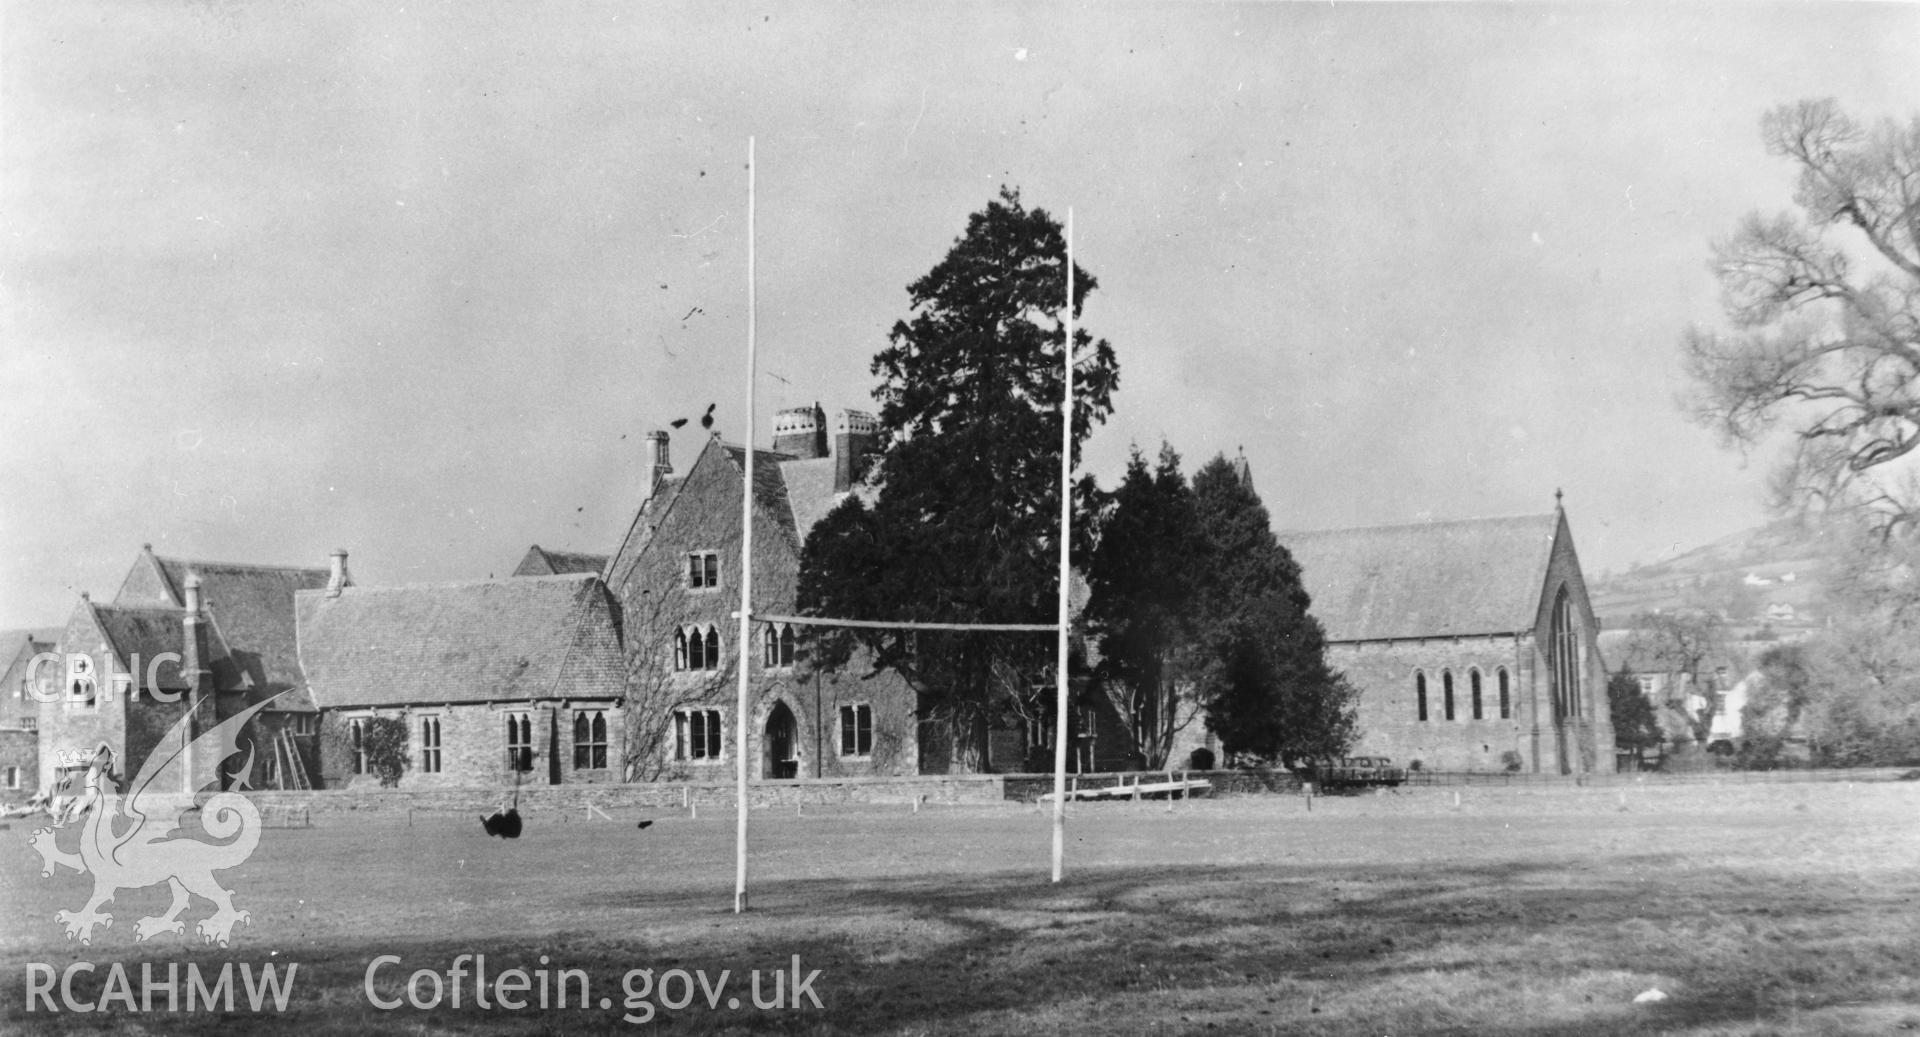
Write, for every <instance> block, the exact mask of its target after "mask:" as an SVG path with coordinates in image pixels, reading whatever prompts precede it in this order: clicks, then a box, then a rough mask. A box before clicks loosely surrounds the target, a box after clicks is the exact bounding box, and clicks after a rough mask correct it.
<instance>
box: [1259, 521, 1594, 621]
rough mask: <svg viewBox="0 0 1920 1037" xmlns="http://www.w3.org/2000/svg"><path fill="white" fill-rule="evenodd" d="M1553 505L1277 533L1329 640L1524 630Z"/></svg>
mask: <svg viewBox="0 0 1920 1037" xmlns="http://www.w3.org/2000/svg"><path fill="white" fill-rule="evenodd" d="M1559 523H1560V516H1559V514H1558V513H1553V514H1546V515H1526V516H1521V517H1517V518H1491V519H1466V520H1463V521H1458V522H1429V523H1422V524H1419V525H1411V526H1374V527H1371V528H1366V529H1333V530H1322V531H1317V532H1306V533H1283V534H1280V542H1281V543H1282V544H1284V545H1285V546H1286V548H1287V550H1289V551H1291V552H1292V553H1293V557H1294V560H1295V561H1297V562H1299V563H1300V571H1301V576H1302V579H1303V580H1304V581H1305V583H1306V587H1307V593H1308V594H1309V595H1310V596H1311V597H1312V599H1313V604H1312V612H1313V615H1315V616H1316V617H1318V618H1319V620H1320V624H1321V626H1322V627H1324V628H1325V629H1326V632H1327V639H1328V640H1330V641H1380V640H1387V639H1401V638H1416V637H1455V636H1467V635H1473V634H1507V633H1515V632H1519V631H1524V630H1531V629H1533V625H1534V620H1535V617H1536V616H1537V615H1538V610H1539V608H1540V595H1541V592H1542V590H1543V589H1544V587H1545V585H1546V574H1547V562H1548V560H1549V558H1550V557H1551V555H1552V552H1553V546H1554V537H1555V535H1556V531H1557V530H1558V529H1559Z"/></svg>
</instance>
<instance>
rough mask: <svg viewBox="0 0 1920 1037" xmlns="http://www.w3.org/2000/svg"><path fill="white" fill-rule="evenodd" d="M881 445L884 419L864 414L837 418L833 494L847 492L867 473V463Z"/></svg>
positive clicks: (847, 412)
mask: <svg viewBox="0 0 1920 1037" xmlns="http://www.w3.org/2000/svg"><path fill="white" fill-rule="evenodd" d="M879 446H880V419H878V418H876V417H874V416H873V415H871V414H868V413H866V412H864V411H857V410H843V411H836V412H835V413H834V415H833V492H835V493H845V492H847V491H848V490H850V489H852V488H853V487H854V486H855V485H856V484H858V483H859V482H860V480H861V479H862V478H864V477H865V476H866V474H867V461H868V458H869V455H871V454H872V453H873V452H874V451H875V450H877V449H878V448H879Z"/></svg>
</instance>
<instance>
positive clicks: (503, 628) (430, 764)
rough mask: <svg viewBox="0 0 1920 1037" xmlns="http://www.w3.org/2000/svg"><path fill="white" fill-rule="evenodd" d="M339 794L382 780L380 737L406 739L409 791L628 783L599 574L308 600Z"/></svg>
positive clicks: (313, 682) (311, 648) (324, 740)
mask: <svg viewBox="0 0 1920 1037" xmlns="http://www.w3.org/2000/svg"><path fill="white" fill-rule="evenodd" d="M296 598H297V604H296V611H297V616H298V636H299V646H300V659H301V662H302V664H303V666H304V667H305V670H306V674H307V679H308V681H309V683H310V686H311V687H312V689H313V696H314V700H315V702H316V703H318V705H319V707H320V711H321V716H322V720H321V725H320V726H321V731H322V737H321V754H320V755H321V765H320V770H321V773H322V776H323V778H324V780H325V783H326V785H327V786H328V787H346V786H351V785H357V784H369V783H377V782H378V780H379V779H378V776H377V774H376V773H375V767H374V766H373V764H374V763H375V762H377V761H373V760H370V759H369V755H368V743H367V738H366V736H367V732H368V730H369V725H370V724H371V723H372V722H373V721H374V720H376V719H378V718H386V719H390V720H394V721H398V722H399V723H401V724H402V725H403V727H404V730H405V732H406V743H405V744H406V748H405V760H406V763H405V769H404V771H403V772H402V774H401V776H400V778H399V785H400V787H402V788H431V787H440V786H452V785H489V786H499V785H506V784H514V783H516V782H527V783H530V784H540V785H561V784H590V783H600V782H609V781H618V780H620V779H621V777H622V773H621V759H622V753H623V752H624V750H625V712H624V708H623V700H624V697H625V691H626V688H625V679H624V676H623V670H624V667H623V662H622V659H621V654H620V642H619V631H618V629H617V627H616V625H615V623H614V621H613V613H612V607H611V602H610V601H609V600H608V598H607V595H606V592H605V590H604V588H603V585H602V584H601V583H600V579H599V577H598V576H596V575H593V574H590V573H587V574H583V573H567V574H562V575H557V576H521V577H509V578H504V579H497V580H475V581H469V582H463V583H446V584H429V585H416V586H397V587H352V586H349V587H334V586H329V587H327V588H325V589H319V590H305V591H302V592H300V593H299V594H298V595H297V596H296Z"/></svg>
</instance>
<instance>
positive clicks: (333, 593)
mask: <svg viewBox="0 0 1920 1037" xmlns="http://www.w3.org/2000/svg"><path fill="white" fill-rule="evenodd" d="M329 561H330V562H331V565H330V566H329V567H328V571H327V597H329V598H337V597H339V596H340V589H341V588H342V587H345V586H346V585H347V584H348V583H349V582H350V581H349V580H348V578H347V549H346V548H344V547H336V548H334V549H333V554H332V556H331V557H330V558H329Z"/></svg>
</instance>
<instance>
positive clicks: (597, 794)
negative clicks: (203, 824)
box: [247, 775, 1007, 823]
mask: <svg viewBox="0 0 1920 1037" xmlns="http://www.w3.org/2000/svg"><path fill="white" fill-rule="evenodd" d="M734 797H735V787H734V785H733V784H732V783H730V782H691V783H684V784H683V783H668V782H657V783H653V784H606V785H538V786H534V785H529V786H523V787H522V788H521V789H520V792H519V804H520V812H521V813H522V814H525V815H528V816H533V815H536V814H540V813H553V812H565V813H573V814H576V815H578V816H581V817H584V816H586V814H587V807H588V805H589V804H591V805H593V806H595V807H597V808H599V809H601V810H605V811H614V810H631V809H635V808H638V809H646V810H679V809H682V807H683V804H688V803H695V804H698V805H699V806H701V807H713V808H716V809H721V810H731V809H732V808H733V804H734ZM915 797H922V798H923V801H924V802H927V803H946V804H961V803H998V802H1002V801H1004V800H1005V799H1006V798H1007V797H1006V791H1005V788H1004V784H1003V781H1002V779H1001V778H999V777H998V776H994V775H965V776H963V775H953V776H940V777H923V778H913V777H908V778H887V777H882V778H838V779H826V780H815V779H810V778H802V779H798V780H794V781H780V782H756V783H753V784H750V785H749V786H748V801H749V802H751V803H752V804H753V805H754V806H760V807H764V806H790V805H793V804H796V803H804V804H833V803H898V804H903V805H904V804H908V803H912V802H913V801H914V798H915ZM247 798H248V799H251V800H252V801H253V802H254V803H255V804H256V805H257V806H259V807H260V808H261V811H262V813H271V812H275V811H278V812H288V811H297V810H300V809H305V810H306V811H307V813H308V816H309V817H310V818H313V819H315V821H316V823H318V822H319V819H321V818H324V817H326V816H329V815H335V816H337V815H341V814H360V813H369V814H376V815H379V814H389V815H390V814H405V813H406V812H407V811H409V810H415V811H439V812H448V813H472V814H474V815H475V816H476V818H477V817H478V816H479V815H482V814H485V813H489V812H491V811H493V810H495V809H497V808H500V807H504V806H506V805H507V804H509V803H511V802H512V801H513V799H514V790H513V788H512V787H511V786H492V787H485V788H433V787H426V786H416V787H413V788H397V789H384V788H379V787H377V786H369V785H364V784H363V785H357V786H355V787H353V788H346V789H321V790H314V791H311V792H269V791H250V792H248V793H247Z"/></svg>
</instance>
